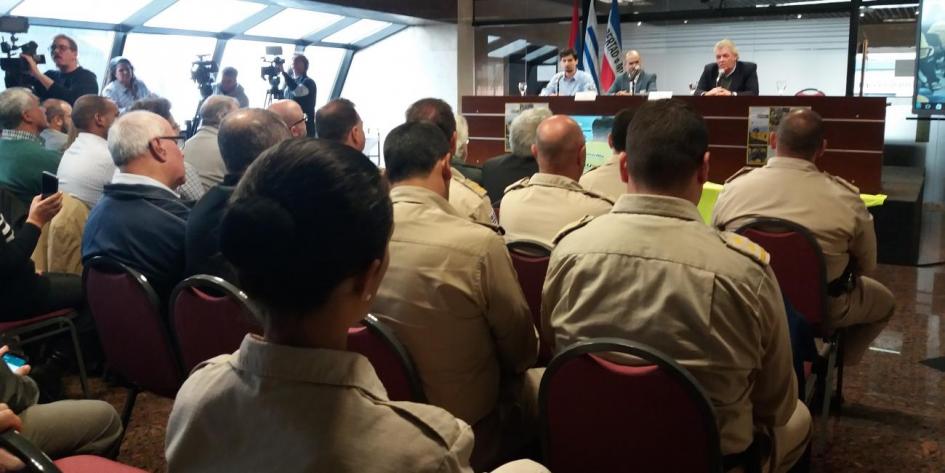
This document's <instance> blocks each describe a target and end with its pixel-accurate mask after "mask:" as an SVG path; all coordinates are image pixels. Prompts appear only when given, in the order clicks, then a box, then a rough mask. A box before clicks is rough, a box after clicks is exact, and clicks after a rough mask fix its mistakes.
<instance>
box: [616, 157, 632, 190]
mask: <svg viewBox="0 0 945 473" xmlns="http://www.w3.org/2000/svg"><path fill="white" fill-rule="evenodd" d="M618 161H619V163H620V164H619V166H620V181H621V182H624V183H626V182H629V180H630V173H629V172H627V152H626V151H621V152H620V157H619V158H618Z"/></svg>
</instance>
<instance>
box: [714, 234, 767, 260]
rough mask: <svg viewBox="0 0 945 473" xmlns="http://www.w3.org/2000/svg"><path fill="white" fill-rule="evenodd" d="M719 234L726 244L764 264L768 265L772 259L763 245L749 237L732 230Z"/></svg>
mask: <svg viewBox="0 0 945 473" xmlns="http://www.w3.org/2000/svg"><path fill="white" fill-rule="evenodd" d="M719 235H720V236H721V237H722V241H724V242H725V245H726V246H728V247H729V248H731V249H733V250H735V251H737V252H739V253H741V254H743V255H745V256H747V257H749V258H751V259H753V260H755V261H756V262H758V263H759V264H761V265H762V266H767V265H768V262H770V261H771V255H770V254H768V252H767V251H765V249H764V248H762V247H761V245H759V244H757V243H755V242H753V241H751V240H749V239H748V238H746V237H744V236H742V235H739V234H737V233H732V232H721V233H720V234H719Z"/></svg>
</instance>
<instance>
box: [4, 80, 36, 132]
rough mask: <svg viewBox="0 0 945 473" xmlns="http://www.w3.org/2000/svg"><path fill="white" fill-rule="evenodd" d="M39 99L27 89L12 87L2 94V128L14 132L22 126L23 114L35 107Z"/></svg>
mask: <svg viewBox="0 0 945 473" xmlns="http://www.w3.org/2000/svg"><path fill="white" fill-rule="evenodd" d="M33 100H35V101H36V102H37V103H38V102H39V99H38V98H36V96H35V95H33V93H32V92H30V89H27V88H25V87H10V88H9V89H7V90H4V91H3V92H2V93H0V126H2V127H3V128H5V129H8V130H12V129H14V128H16V127H18V126H20V122H22V121H23V112H25V111H27V110H29V109H30V108H32V107H33Z"/></svg>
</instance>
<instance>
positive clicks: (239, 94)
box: [213, 67, 249, 108]
mask: <svg viewBox="0 0 945 473" xmlns="http://www.w3.org/2000/svg"><path fill="white" fill-rule="evenodd" d="M238 74H239V72H238V71H237V70H236V68H235V67H224V68H223V73H222V74H221V75H220V83H219V84H216V85H214V86H213V95H226V96H227V97H233V98H234V99H236V100H237V101H238V102H239V103H240V108H246V107H248V106H249V98H247V97H246V92H244V91H243V86H242V85H239V83H237V82H236V76H237V75H238Z"/></svg>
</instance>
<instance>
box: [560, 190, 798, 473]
mask: <svg viewBox="0 0 945 473" xmlns="http://www.w3.org/2000/svg"><path fill="white" fill-rule="evenodd" d="M582 223H583V226H580V225H581V224H578V225H576V226H579V228H576V229H574V230H571V231H570V232H569V230H565V231H563V232H562V233H561V235H560V236H559V241H558V243H557V246H556V247H555V249H554V251H553V252H552V255H551V261H550V263H549V266H548V274H547V276H546V278H545V285H544V289H543V293H542V304H541V310H542V329H543V330H545V331H546V332H549V334H550V335H553V336H554V342H555V345H556V351H558V352H560V351H561V350H562V349H564V348H565V347H567V346H568V345H570V344H572V343H575V342H578V341H582V340H586V339H589V338H594V337H620V338H626V339H629V340H633V341H637V342H640V343H644V344H647V345H649V346H651V347H653V348H655V349H657V350H659V351H662V352H663V353H665V354H667V355H669V356H670V357H672V358H673V359H675V360H676V361H677V362H679V363H680V364H681V365H682V366H683V367H685V368H686V369H687V370H689V372H690V373H692V375H693V376H694V377H695V378H696V380H698V382H699V384H700V385H701V386H702V388H703V389H704V390H705V392H706V394H707V395H708V396H709V399H710V400H711V401H712V403H713V405H714V406H715V410H716V415H717V418H718V423H719V430H720V434H721V446H722V453H723V454H731V453H737V452H741V451H743V450H745V449H746V448H747V447H748V446H749V445H750V444H751V442H752V438H753V426H754V425H760V426H764V427H768V428H773V427H779V426H783V425H785V424H786V423H787V421H788V419H789V418H790V417H791V414H792V413H793V412H794V409H795V406H796V403H797V380H796V379H795V377H794V369H793V367H792V361H791V345H790V341H789V339H788V329H787V318H786V315H785V313H784V302H783V300H782V298H781V292H780V290H779V289H778V283H777V280H776V279H775V277H774V275H773V273H772V272H771V271H770V268H769V267H768V265H767V263H766V261H767V258H768V255H767V253H765V252H764V250H762V249H761V247H759V246H757V245H755V244H754V243H752V242H751V241H749V240H747V239H746V238H743V237H741V236H738V235H734V234H726V233H720V232H718V231H716V230H714V229H712V228H711V227H709V226H707V225H705V224H704V223H703V221H702V218H701V217H700V216H699V212H698V210H697V209H696V206H695V205H693V204H692V203H691V202H688V201H685V200H682V199H677V198H673V197H663V196H653V195H637V194H626V195H623V196H621V197H620V200H618V201H617V204H616V205H615V206H614V208H613V210H612V211H611V212H610V213H609V214H607V215H602V216H600V217H597V218H596V219H593V220H590V221H589V222H582Z"/></svg>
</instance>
